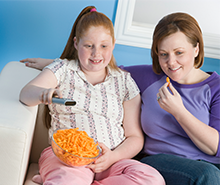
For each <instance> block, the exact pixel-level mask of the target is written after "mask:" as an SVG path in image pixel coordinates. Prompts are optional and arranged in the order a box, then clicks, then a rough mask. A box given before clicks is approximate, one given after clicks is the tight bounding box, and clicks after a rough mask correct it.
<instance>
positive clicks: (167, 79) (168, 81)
mask: <svg viewBox="0 0 220 185" xmlns="http://www.w3.org/2000/svg"><path fill="white" fill-rule="evenodd" d="M166 81H167V83H168V87H169V85H170V78H169V77H167V78H166Z"/></svg>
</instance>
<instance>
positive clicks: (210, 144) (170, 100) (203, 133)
mask: <svg viewBox="0 0 220 185" xmlns="http://www.w3.org/2000/svg"><path fill="white" fill-rule="evenodd" d="M167 85H168V83H165V84H164V85H163V86H162V87H161V88H160V89H159V92H158V93H157V97H160V98H159V99H158V103H159V105H160V107H161V108H162V109H164V110H165V111H167V112H169V113H170V114H172V115H173V116H174V117H175V119H176V120H177V122H178V123H179V124H180V126H181V127H182V128H183V130H184V131H185V132H186V134H187V135H188V136H189V138H190V139H191V140H192V142H193V143H194V144H195V145H196V146H197V147H198V148H199V149H200V150H201V151H203V152H204V153H206V154H208V155H215V154H216V153H217V150H218V142H219V135H218V131H217V130H216V129H214V128H212V127H210V126H209V125H206V124H204V123H203V122H201V121H200V120H199V119H197V118H196V117H195V116H194V115H192V114H191V113H190V112H189V111H188V110H187V109H186V108H185V106H184V105H183V102H182V98H181V96H180V94H179V93H178V92H177V91H176V89H175V88H174V87H173V86H172V84H171V83H170V85H169V88H170V91H171V92H169V90H168V87H167Z"/></svg>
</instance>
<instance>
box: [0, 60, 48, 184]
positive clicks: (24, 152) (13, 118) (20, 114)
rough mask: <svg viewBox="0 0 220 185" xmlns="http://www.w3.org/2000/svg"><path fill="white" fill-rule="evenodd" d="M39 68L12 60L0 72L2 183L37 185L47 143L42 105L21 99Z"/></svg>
mask: <svg viewBox="0 0 220 185" xmlns="http://www.w3.org/2000/svg"><path fill="white" fill-rule="evenodd" d="M39 72H40V71H38V70H36V69H32V68H28V67H26V66H25V65H24V64H23V63H20V62H9V63H8V64H7V65H6V66H5V67H4V68H3V70H2V71H1V73H0V115H1V116H0V166H1V168H0V185H35V183H33V182H32V181H31V178H32V176H33V175H34V174H36V173H38V164H37V162H38V158H39V156H40V153H41V151H42V150H43V149H44V148H46V147H47V146H48V135H47V129H46V127H45V126H44V125H43V120H44V118H43V116H42V112H43V108H44V106H43V105H39V106H35V107H27V106H25V105H23V104H22V103H20V102H19V93H20V90H21V89H22V87H23V86H24V85H25V84H27V83H28V82H29V81H30V80H31V79H33V78H34V77H35V76H37V75H38V74H39Z"/></svg>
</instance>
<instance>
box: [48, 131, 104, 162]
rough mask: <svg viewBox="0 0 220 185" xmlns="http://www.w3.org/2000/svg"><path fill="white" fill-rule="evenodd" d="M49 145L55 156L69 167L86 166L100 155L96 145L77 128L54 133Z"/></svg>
mask: <svg viewBox="0 0 220 185" xmlns="http://www.w3.org/2000/svg"><path fill="white" fill-rule="evenodd" d="M51 144H52V149H53V152H54V153H55V155H56V156H57V157H58V158H59V159H60V160H61V161H62V162H64V163H65V164H67V165H69V166H83V165H87V164H89V163H92V162H93V161H94V160H95V159H96V158H97V157H98V156H99V154H100V149H99V148H98V144H96V143H95V142H94V140H93V139H92V138H91V137H89V136H88V134H87V133H86V132H85V131H79V130H78V128H75V129H60V130H57V131H55V132H54V134H53V139H52V143H51Z"/></svg>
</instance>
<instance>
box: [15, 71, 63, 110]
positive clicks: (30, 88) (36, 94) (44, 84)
mask: <svg viewBox="0 0 220 185" xmlns="http://www.w3.org/2000/svg"><path fill="white" fill-rule="evenodd" d="M56 86H57V79H56V77H55V75H54V73H53V72H52V71H51V70H49V69H45V70H44V71H42V72H41V73H40V74H39V75H38V76H37V77H36V78H34V79H33V80H32V81H30V82H29V83H28V84H27V85H26V86H24V88H23V89H22V90H21V92H20V98H19V99H20V101H21V102H22V103H24V104H25V105H27V106H34V105H38V104H40V103H45V104H48V103H51V98H52V95H53V94H56V95H58V96H59V97H61V96H62V95H61V92H60V91H59V90H57V89H55V87H56Z"/></svg>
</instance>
